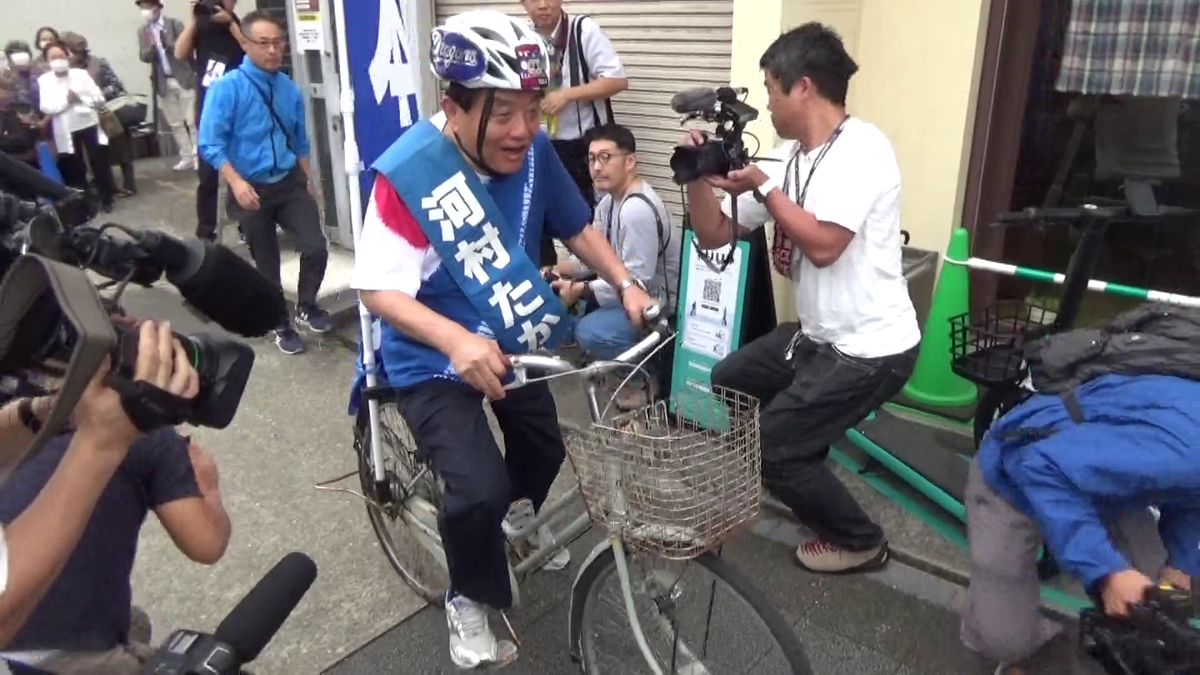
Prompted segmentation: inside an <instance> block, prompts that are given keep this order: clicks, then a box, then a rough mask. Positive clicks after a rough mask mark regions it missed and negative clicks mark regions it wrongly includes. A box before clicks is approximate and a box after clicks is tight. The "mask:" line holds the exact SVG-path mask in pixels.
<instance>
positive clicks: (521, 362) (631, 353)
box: [504, 304, 670, 389]
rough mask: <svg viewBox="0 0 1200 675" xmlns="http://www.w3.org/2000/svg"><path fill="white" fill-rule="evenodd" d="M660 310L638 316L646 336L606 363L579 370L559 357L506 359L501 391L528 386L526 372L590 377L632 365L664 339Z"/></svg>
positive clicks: (649, 309)
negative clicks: (508, 373) (508, 378)
mask: <svg viewBox="0 0 1200 675" xmlns="http://www.w3.org/2000/svg"><path fill="white" fill-rule="evenodd" d="M662 311H663V310H662V305H658V304H655V305H651V306H649V307H647V308H646V311H645V312H643V313H642V319H643V320H644V321H645V323H644V324H643V325H645V326H647V327H648V328H649V332H648V333H647V335H646V336H645V337H643V338H642V339H641V340H640V341H639V342H638V343H637V344H635V345H633V346H632V347H630V348H629V349H627V350H625V351H624V352H622V353H621V354H618V355H617V356H616V357H615V358H613V359H611V360H608V361H595V362H593V363H591V364H590V365H587V366H584V367H583V368H579V367H577V366H576V365H575V364H573V363H571V362H570V361H568V360H566V359H564V358H562V357H560V356H548V355H545V354H521V355H518V356H510V357H509V359H508V360H509V363H511V364H512V369H513V381H512V382H511V383H509V384H508V385H506V386H505V387H504V388H505V389H516V388H518V387H523V386H525V385H526V384H528V383H529V379H530V378H529V371H530V370H534V371H540V372H546V373H550V374H554V375H565V374H567V373H579V374H581V375H587V376H589V377H593V376H596V375H599V374H601V373H604V372H607V371H609V370H614V369H616V368H620V367H624V366H629V365H634V364H636V363H638V362H639V361H641V360H642V359H643V358H645V357H646V355H647V354H649V353H650V352H651V350H653V349H654V348H655V347H656V346H657V345H658V343H659V342H662V340H663V339H664V338H665V337H666V336H667V333H668V331H669V329H670V328H669V326H668V325H667V320H666V318H665V317H663V316H662Z"/></svg>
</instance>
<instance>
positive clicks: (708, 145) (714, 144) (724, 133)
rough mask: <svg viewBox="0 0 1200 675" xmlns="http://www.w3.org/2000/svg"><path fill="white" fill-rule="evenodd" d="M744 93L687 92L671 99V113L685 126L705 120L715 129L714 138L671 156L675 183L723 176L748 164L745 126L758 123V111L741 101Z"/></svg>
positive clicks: (723, 89)
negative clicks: (691, 121) (675, 114)
mask: <svg viewBox="0 0 1200 675" xmlns="http://www.w3.org/2000/svg"><path fill="white" fill-rule="evenodd" d="M745 95H746V89H744V88H736V89H735V88H733V87H720V88H718V89H707V88H700V89H689V90H687V91H681V92H679V93H678V94H675V96H674V97H673V98H672V99H671V109H672V110H674V111H675V112H677V113H680V114H682V115H686V117H684V120H683V121H684V122H688V121H690V120H696V119H700V120H704V121H705V122H711V123H715V124H716V125H717V128H716V131H715V132H714V134H713V135H714V136H715V137H716V138H714V139H710V140H708V141H707V142H705V143H704V144H703V145H700V146H698V147H677V148H675V152H674V154H672V155H671V170H672V171H673V172H674V178H675V182H676V183H678V184H680V185H684V184H687V183H690V182H692V181H694V180H697V179H699V178H703V177H704V176H724V175H725V174H727V173H729V172H730V171H733V170H735V169H741V168H744V167H745V166H746V165H748V164H749V163H750V154H749V153H748V152H746V144H745V141H744V139H743V138H742V136H743V134H744V132H745V130H746V125H747V124H749V123H750V122H753V121H754V120H756V119H758V110H756V109H755V108H753V107H751V106H750V105H748V104H746V103H745V102H744V101H743V100H742V97H744V96H745Z"/></svg>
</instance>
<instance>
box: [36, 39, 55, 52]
mask: <svg viewBox="0 0 1200 675" xmlns="http://www.w3.org/2000/svg"><path fill="white" fill-rule="evenodd" d="M51 42H53V40H42V41H41V42H39V43H38V49H42V50H44V49H46V45H48V44H50V43H51Z"/></svg>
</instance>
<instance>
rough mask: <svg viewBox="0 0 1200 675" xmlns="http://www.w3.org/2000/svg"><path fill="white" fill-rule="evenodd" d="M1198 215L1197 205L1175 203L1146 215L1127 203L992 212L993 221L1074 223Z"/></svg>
mask: <svg viewBox="0 0 1200 675" xmlns="http://www.w3.org/2000/svg"><path fill="white" fill-rule="evenodd" d="M1186 217H1193V218H1200V209H1188V208H1183V207H1177V206H1160V207H1158V210H1157V212H1155V213H1153V214H1150V215H1137V214H1134V213H1133V212H1132V211H1131V210H1130V209H1129V207H1128V206H1106V205H1100V204H1083V205H1082V206H1078V207H1074V208H1055V209H1039V208H1036V207H1029V208H1027V209H1024V210H1021V211H1008V212H1005V213H1001V214H999V215H997V216H996V220H995V223H993V224H994V225H1041V224H1044V223H1077V222H1081V221H1086V220H1094V221H1108V220H1117V219H1121V220H1130V221H1138V222H1147V221H1151V222H1153V221H1159V220H1165V219H1167V218H1186Z"/></svg>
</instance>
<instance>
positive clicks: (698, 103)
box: [671, 87, 717, 115]
mask: <svg viewBox="0 0 1200 675" xmlns="http://www.w3.org/2000/svg"><path fill="white" fill-rule="evenodd" d="M716 104H717V92H716V91H714V90H712V89H709V88H708V87H697V88H695V89H687V90H685V91H681V92H679V93H678V94H675V95H674V96H672V97H671V110H674V111H675V112H677V113H679V114H681V115H684V114H687V113H694V112H704V111H706V110H712V109H713V106H715V105H716Z"/></svg>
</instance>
